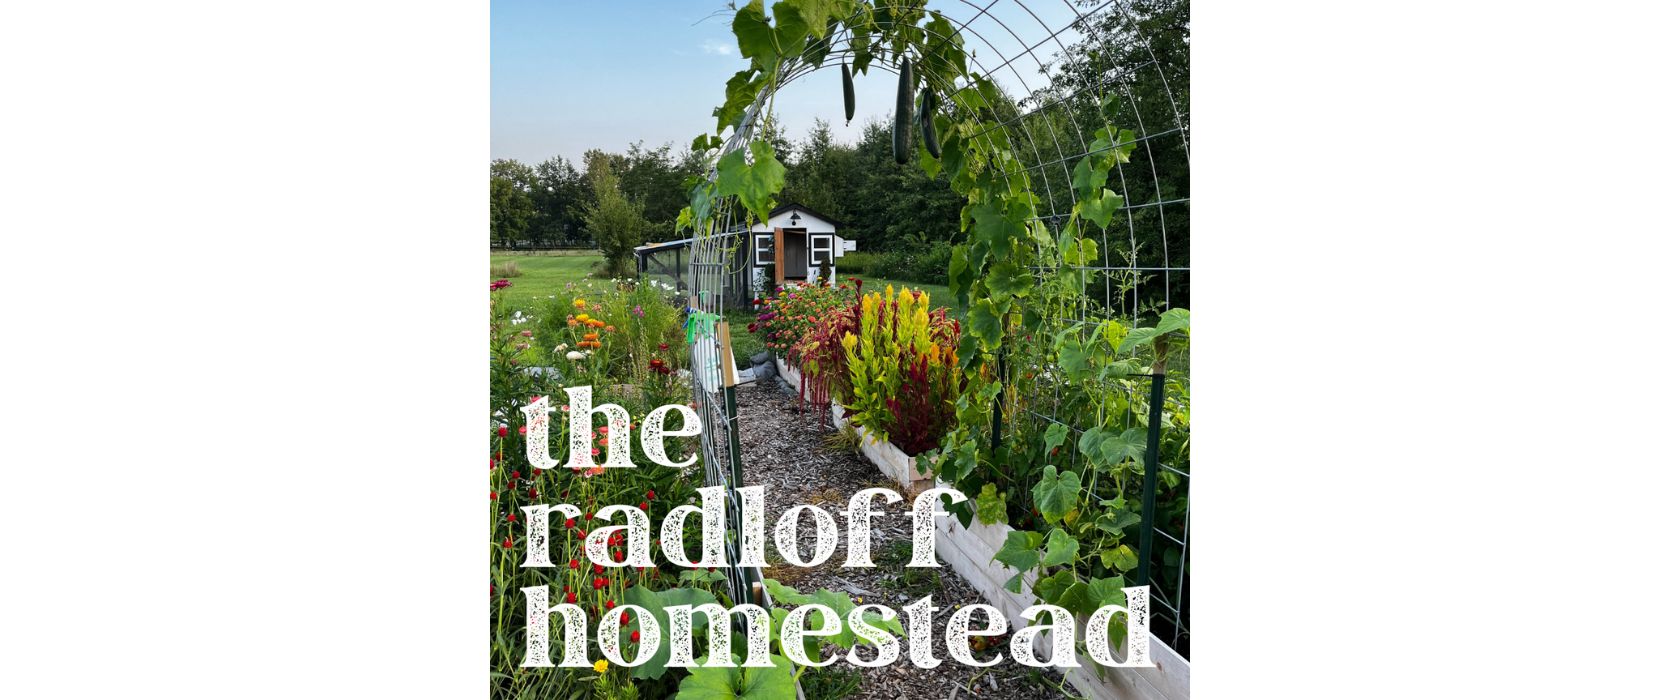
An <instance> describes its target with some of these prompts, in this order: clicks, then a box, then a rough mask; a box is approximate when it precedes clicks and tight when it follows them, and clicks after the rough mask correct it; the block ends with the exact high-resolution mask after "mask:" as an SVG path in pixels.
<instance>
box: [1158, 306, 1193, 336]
mask: <svg viewBox="0 0 1680 700" xmlns="http://www.w3.org/2000/svg"><path fill="white" fill-rule="evenodd" d="M1178 330H1182V331H1184V332H1185V333H1189V332H1190V310H1189V309H1167V310H1166V311H1165V312H1163V313H1162V314H1161V322H1160V323H1157V324H1155V332H1156V334H1164V333H1171V332H1173V331H1178Z"/></svg>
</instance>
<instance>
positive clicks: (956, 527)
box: [933, 482, 1190, 700]
mask: <svg viewBox="0 0 1680 700" xmlns="http://www.w3.org/2000/svg"><path fill="white" fill-rule="evenodd" d="M939 486H940V487H942V488H944V487H947V484H945V483H944V482H940V483H939ZM1014 529H1015V528H1012V527H1010V526H1008V525H1005V524H1001V523H1000V524H997V525H984V524H982V523H981V522H980V521H978V520H975V521H973V524H972V525H971V526H970V527H966V528H965V527H963V526H962V523H960V522H958V521H957V519H956V518H954V517H946V518H944V519H942V520H941V524H940V530H942V532H940V533H939V536H938V537H935V538H934V541H933V542H934V550H935V551H937V552H938V553H939V557H940V558H941V559H943V560H945V563H946V564H948V565H949V566H950V567H951V569H952V570H953V571H956V572H957V573H958V574H959V575H961V576H962V577H963V580H965V581H968V583H969V585H972V586H974V589H975V590H977V591H979V592H980V595H981V596H983V597H985V598H986V602H988V603H990V604H991V605H992V606H993V607H996V608H997V609H999V610H1001V611H1003V614H1004V615H1005V616H1006V617H1008V618H1009V620H1010V624H1011V625H1012V626H1014V627H1015V628H1016V629H1019V628H1021V627H1025V626H1026V625H1027V624H1028V621H1027V620H1025V619H1023V618H1021V617H1020V613H1021V611H1022V610H1025V609H1027V607H1028V606H1031V605H1036V604H1037V603H1038V602H1039V600H1038V598H1037V597H1036V596H1034V595H1033V594H1032V584H1033V583H1034V582H1035V581H1037V580H1038V577H1037V576H1036V575H1034V573H1033V572H1028V573H1027V575H1025V576H1023V577H1021V591H1022V592H1020V593H1010V592H1009V591H1008V590H1007V589H1005V588H1004V583H1005V582H1007V581H1009V579H1010V578H1012V577H1014V576H1015V573H1016V572H1015V570H1014V569H1011V568H1009V567H1007V566H1004V565H1003V564H1000V563H998V562H996V561H993V560H992V555H993V554H996V553H997V551H998V550H999V549H1002V548H1003V542H1004V539H1005V538H1007V537H1009V533H1010V532H1012V531H1013V530H1014ZM1078 629H1079V634H1080V637H1081V638H1083V637H1084V633H1085V621H1084V619H1083V618H1082V619H1081V620H1080V621H1079V625H1078ZM1034 647H1035V648H1037V649H1038V652H1039V654H1040V658H1049V656H1050V639H1049V637H1046V636H1040V637H1038V639H1037V640H1036V643H1035V644H1034ZM1110 649H1111V652H1112V655H1113V658H1115V659H1123V658H1125V650H1124V649H1118V648H1114V647H1113V646H1112V645H1111V646H1110ZM1149 657H1150V660H1151V661H1154V662H1155V668H1152V669H1142V668H1109V667H1107V666H1102V665H1100V664H1097V663H1096V662H1094V661H1091V660H1090V659H1087V658H1085V657H1083V656H1081V657H1077V658H1078V661H1079V663H1080V666H1079V668H1069V669H1062V670H1063V671H1064V673H1065V674H1066V675H1067V679H1068V682H1069V683H1071V684H1073V686H1074V687H1075V688H1078V689H1079V692H1080V693H1081V694H1083V695H1084V696H1085V697H1087V698H1114V699H1123V700H1189V698H1190V662H1189V661H1187V660H1185V659H1184V657H1182V656H1179V654H1178V652H1177V651H1174V650H1173V648H1172V647H1170V646H1167V645H1166V644H1165V643H1163V642H1162V641H1161V640H1160V639H1158V638H1156V637H1155V636H1153V635H1151V636H1150V638H1149Z"/></svg>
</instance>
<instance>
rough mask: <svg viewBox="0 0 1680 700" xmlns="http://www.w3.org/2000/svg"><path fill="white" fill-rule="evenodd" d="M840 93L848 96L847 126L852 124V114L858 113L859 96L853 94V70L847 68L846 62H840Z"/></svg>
mask: <svg viewBox="0 0 1680 700" xmlns="http://www.w3.org/2000/svg"><path fill="white" fill-rule="evenodd" d="M840 91H841V92H843V93H845V94H846V125H847V126H850V125H851V123H852V113H853V112H856V111H857V95H856V94H855V93H853V92H852V70H851V69H850V68H848V67H846V62H845V61H841V62H840Z"/></svg>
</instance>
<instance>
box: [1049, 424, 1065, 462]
mask: <svg viewBox="0 0 1680 700" xmlns="http://www.w3.org/2000/svg"><path fill="white" fill-rule="evenodd" d="M1067 435H1068V427H1067V426H1066V425H1064V424H1061V423H1051V424H1050V425H1048V426H1046V427H1045V428H1044V456H1046V457H1049V456H1050V451H1051V450H1053V449H1056V448H1058V447H1061V446H1062V443H1063V442H1066V441H1067Z"/></svg>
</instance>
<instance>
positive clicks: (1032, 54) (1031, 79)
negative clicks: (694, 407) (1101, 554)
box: [689, 0, 1190, 656]
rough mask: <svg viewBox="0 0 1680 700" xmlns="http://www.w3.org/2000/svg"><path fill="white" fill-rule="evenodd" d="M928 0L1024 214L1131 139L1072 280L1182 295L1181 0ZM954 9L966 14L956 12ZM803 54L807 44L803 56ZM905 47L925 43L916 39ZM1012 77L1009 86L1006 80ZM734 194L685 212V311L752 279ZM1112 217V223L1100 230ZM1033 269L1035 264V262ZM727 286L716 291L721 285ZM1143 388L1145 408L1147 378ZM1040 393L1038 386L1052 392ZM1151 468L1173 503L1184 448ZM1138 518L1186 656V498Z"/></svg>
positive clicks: (735, 575) (728, 446)
mask: <svg viewBox="0 0 1680 700" xmlns="http://www.w3.org/2000/svg"><path fill="white" fill-rule="evenodd" d="M888 4H891V3H888ZM911 4H917V3H911ZM936 4H940V5H945V6H947V7H949V8H954V9H955V10H957V11H953V12H949V13H946V17H947V18H948V19H949V20H950V21H951V22H953V23H955V25H956V26H955V28H956V32H957V33H958V34H960V35H961V36H962V38H963V42H962V43H963V45H964V47H966V48H967V49H969V50H970V53H969V54H968V55H967V56H966V62H967V67H968V75H965V76H964V77H963V78H961V79H959V80H957V81H955V82H945V81H941V82H940V83H939V84H937V85H935V87H936V88H937V89H938V90H939V91H940V92H941V93H943V94H944V95H947V96H949V95H952V94H956V93H957V92H958V91H959V90H961V89H963V88H964V87H967V86H969V85H973V84H974V83H975V81H974V80H973V78H975V77H979V78H982V79H984V80H985V81H988V82H990V83H992V84H994V85H996V86H997V87H998V89H999V90H1000V91H1001V92H1003V94H1004V96H1005V97H1006V98H1008V99H1009V100H1010V102H1011V103H1012V104H1013V106H1014V111H1016V112H1018V113H1017V114H1015V115H1014V116H1012V117H1011V118H1009V119H1007V120H1004V121H1002V122H1001V123H999V124H998V125H997V126H996V127H995V128H997V129H998V130H1000V131H1001V132H1002V136H1003V140H1004V141H1005V143H1007V150H1008V151H1009V152H1010V153H1012V154H1013V157H1014V159H1015V160H1016V161H1018V162H1019V163H1020V164H1021V166H1020V168H1019V169H1018V170H1016V171H1013V172H1011V173H1007V174H1024V175H1025V176H1026V177H1027V178H1028V179H1029V182H1030V187H1031V190H1032V192H1033V194H1035V195H1037V197H1038V198H1039V202H1040V204H1039V206H1038V207H1037V210H1036V211H1035V212H1034V214H1033V216H1032V217H1031V219H1029V221H1041V222H1044V224H1045V225H1046V226H1048V227H1050V228H1051V229H1054V228H1056V227H1059V226H1061V225H1063V224H1065V223H1066V222H1067V221H1068V219H1069V218H1070V217H1071V216H1073V208H1072V203H1073V202H1074V201H1077V199H1078V195H1077V194H1076V191H1075V184H1074V182H1075V179H1076V174H1075V172H1074V170H1075V167H1074V166H1075V164H1077V163H1079V162H1080V161H1081V159H1083V158H1085V157H1086V156H1091V155H1096V154H1099V153H1102V152H1104V151H1108V150H1113V149H1120V148H1126V147H1128V146H1129V147H1131V149H1132V150H1131V153H1132V156H1131V160H1130V162H1128V163H1123V164H1122V165H1120V166H1119V167H1118V168H1116V169H1115V170H1114V172H1115V173H1117V174H1118V180H1117V181H1115V182H1114V184H1115V185H1117V187H1118V192H1117V194H1119V195H1120V196H1121V197H1122V198H1123V205H1122V206H1120V207H1119V208H1118V209H1117V210H1116V211H1115V212H1114V219H1113V221H1114V223H1111V224H1110V225H1108V226H1106V227H1103V228H1102V229H1101V235H1100V238H1099V239H1098V243H1099V245H1100V250H1099V255H1098V257H1097V259H1096V260H1095V261H1093V262H1091V263H1090V264H1085V265H1079V266H1076V268H1075V269H1077V270H1080V271H1082V272H1086V273H1090V275H1092V277H1093V278H1094V279H1100V280H1101V285H1100V290H1099V289H1097V288H1096V285H1093V286H1091V287H1088V288H1087V289H1088V291H1087V293H1088V294H1089V295H1091V297H1092V298H1094V299H1098V300H1099V301H1100V305H1101V306H1103V307H1106V308H1107V309H1109V310H1110V311H1111V312H1113V313H1118V314H1122V315H1126V316H1129V317H1130V318H1131V319H1132V320H1133V322H1134V325H1135V324H1136V322H1138V321H1139V320H1141V319H1143V318H1145V317H1146V316H1147V315H1150V314H1152V313H1154V312H1156V311H1158V310H1159V309H1164V308H1171V307H1173V306H1183V307H1187V306H1188V293H1189V284H1188V280H1189V272H1190V266H1189V247H1188V240H1189V202H1190V196H1189V178H1188V173H1189V157H1190V129H1189V116H1188V105H1187V99H1188V85H1189V75H1188V62H1187V60H1185V59H1184V58H1183V57H1182V56H1180V55H1179V53H1180V52H1183V56H1187V55H1188V48H1187V46H1188V2H1187V0H1124V1H1122V0H1095V1H1082V2H1079V3H1078V4H1077V5H1076V4H1075V3H1072V2H1068V1H1067V0H1056V1H1053V2H1040V3H1032V5H1033V6H1032V7H1029V6H1028V3H1025V2H1022V0H1010V1H1005V0H983V1H981V2H975V1H973V0H956V2H949V3H946V2H940V3H936ZM871 11H874V10H872V9H868V8H866V9H865V10H863V11H862V12H871ZM959 11H960V12H959ZM1180 13H1182V16H1180ZM861 14H862V13H861V12H860V15H859V16H861ZM957 16H966V17H967V19H966V20H964V21H961V22H957V20H956V17H957ZM875 22H876V24H877V26H883V25H885V26H896V27H897V28H899V29H903V28H904V27H903V25H894V24H893V21H892V20H891V19H890V18H889V19H886V20H885V21H883V18H882V15H881V13H880V12H878V11H876V12H875ZM918 29H920V28H918ZM923 31H924V36H928V37H934V38H938V39H943V40H944V41H946V42H947V43H949V42H950V39H948V38H944V37H936V36H935V35H933V34H931V33H927V32H925V29H923ZM1093 37H1102V38H1104V39H1114V40H1113V41H1107V40H1102V41H1096V42H1094V44H1093V45H1094V46H1095V47H1096V48H1095V50H1086V51H1082V52H1075V49H1078V48H1082V47H1085V46H1086V42H1087V41H1089V40H1091V39H1092V38H1093ZM852 39H853V36H852V35H851V33H850V31H849V30H848V29H846V24H845V23H843V22H842V23H840V25H839V27H838V28H837V29H836V30H835V34H834V35H833V37H832V39H831V40H830V41H829V45H828V46H827V47H825V48H826V55H822V56H821V57H820V58H817V54H816V53H812V51H814V49H808V50H807V51H808V52H807V56H801V57H799V58H798V59H789V60H785V61H784V63H783V66H784V67H785V70H783V71H780V72H778V80H776V81H775V82H774V83H773V84H768V85H766V86H765V87H764V88H762V89H761V90H759V92H758V93H757V95H756V96H755V98H754V99H753V101H752V103H751V104H750V105H748V106H747V107H746V109H745V112H744V114H743V115H742V117H741V118H740V119H739V121H738V122H737V123H735V124H734V125H733V131H732V132H731V134H730V136H729V137H728V138H727V139H726V140H724V141H723V143H722V145H721V148H719V149H718V150H717V153H719V154H727V153H731V152H733V151H736V150H741V149H745V148H746V146H747V144H748V143H750V142H751V141H752V140H753V139H754V136H755V134H756V131H757V129H758V124H759V121H760V117H761V116H762V111H763V110H766V109H768V106H769V105H770V103H771V100H772V98H773V96H774V95H775V93H776V91H777V90H779V89H780V88H782V87H785V86H786V85H788V84H790V83H792V82H794V81H797V80H799V79H801V78H803V77H806V76H807V75H811V74H813V73H815V72H817V71H819V70H821V69H826V68H834V67H839V66H840V65H841V63H842V62H843V61H847V62H850V61H851V60H852V58H853V53H854V52H853V49H852ZM911 48H914V47H913V46H912V47H911ZM807 57H809V58H812V59H814V60H811V61H807V60H804V59H806V58H807ZM918 58H921V59H924V60H934V59H938V58H939V57H937V56H934V55H932V54H925V53H924V54H919V55H918ZM870 67H871V68H873V69H875V70H878V71H884V72H887V73H889V74H894V75H896V74H897V70H896V64H895V63H893V61H890V60H881V61H880V62H878V63H875V64H873V65H872V66H870ZM1010 79H1012V82H1013V85H1012V86H1011V88H1009V89H1006V88H1004V86H1003V85H1001V84H998V81H999V80H1004V81H1009V80H1010ZM1016 89H1018V90H1019V94H1013V95H1012V94H1010V92H1011V91H1012V90H1016ZM1105 97H1117V98H1118V102H1117V103H1115V104H1117V105H1118V106H1119V110H1118V117H1119V118H1112V117H1111V116H1110V111H1112V110H1105V109H1104V101H1105ZM838 109H839V104H838V100H837V101H836V111H838ZM938 109H939V110H940V111H941V112H942V113H957V112H958V110H962V111H966V112H967V114H969V115H970V116H976V117H978V115H976V114H975V113H974V111H973V110H972V109H970V108H969V107H968V106H965V105H960V104H958V103H957V101H955V100H945V101H943V102H942V103H941V104H940V105H939V107H938ZM976 121H980V120H979V119H976ZM1065 125H1073V126H1074V128H1071V129H1070V130H1068V131H1071V134H1072V135H1073V138H1071V139H1069V138H1064V137H1065V136H1066V132H1064V130H1063V129H1062V128H1057V127H1058V126H1065ZM1081 125H1097V126H1102V127H1109V128H1113V129H1115V130H1119V129H1130V130H1132V131H1133V133H1134V136H1133V138H1132V139H1131V140H1129V141H1126V142H1123V143H1111V144H1109V145H1107V146H1105V147H1102V148H1098V149H1093V144H1092V143H1091V142H1090V141H1089V140H1088V139H1087V138H1086V137H1085V134H1087V133H1089V132H1087V131H1086V130H1085V129H1083V128H1080V126H1081ZM708 177H709V180H710V181H712V182H715V181H716V180H717V177H718V171H717V168H716V165H715V163H714V166H713V167H712V169H711V171H710V173H709V175H708ZM733 200H734V198H733V197H727V198H720V197H715V196H714V197H713V199H712V201H711V213H710V214H708V215H704V216H702V217H700V218H701V219H702V220H697V221H695V222H694V226H695V229H696V236H695V238H694V239H693V243H692V245H691V249H690V256H689V280H690V283H691V285H692V287H691V288H692V290H693V294H694V296H693V297H692V300H691V301H692V305H693V306H692V308H691V309H690V313H691V315H698V316H699V317H700V318H709V319H717V318H720V317H721V314H722V313H723V310H724V309H725V308H727V307H729V306H732V305H733V304H730V303H728V302H729V301H731V300H732V299H734V298H735V297H741V298H743V299H744V298H748V297H750V296H751V294H752V290H746V289H744V288H743V287H742V285H743V284H744V283H743V282H741V281H740V280H750V275H749V274H748V272H747V269H746V267H747V266H749V265H750V264H751V263H752V262H756V261H757V260H758V259H759V255H758V254H757V246H756V237H754V236H752V235H751V233H750V232H749V230H748V228H749V227H748V223H749V222H748V221H744V220H739V219H738V218H737V210H738V209H740V207H739V206H737V205H736V203H735V202H734V201H733ZM1119 231H1123V232H1124V235H1123V236H1113V235H1111V232H1119ZM743 234H744V235H743ZM738 245H747V246H749V249H748V251H746V252H747V253H750V254H739V255H738V254H737V252H738V251H736V250H735V246H738ZM1038 272H1039V273H1040V274H1044V271H1043V270H1039V271H1038ZM778 282H779V280H778ZM1099 293H1100V295H1101V296H1100V298H1098V297H1097V295H1098V294H1099ZM726 295H727V296H729V297H730V298H729V299H726V298H725V297H726ZM1152 307H1153V308H1152ZM1080 308H1081V313H1080V314H1079V315H1078V317H1073V318H1058V319H1055V321H1057V322H1058V323H1060V324H1063V326H1064V327H1066V326H1071V325H1076V324H1086V323H1090V322H1091V321H1090V320H1089V319H1088V318H1087V317H1086V315H1085V313H1084V312H1083V309H1084V308H1085V307H1084V306H1081V307H1080ZM719 335H720V332H719V330H718V329H717V328H715V327H713V326H711V325H710V324H708V323H702V324H699V325H698V329H697V333H696V335H695V337H694V342H693V343H692V345H691V352H692V353H693V357H692V359H693V364H692V366H693V367H694V368H695V379H694V397H695V401H696V402H697V403H698V404H699V405H700V406H701V408H702V410H701V415H702V446H703V449H704V453H705V454H704V457H705V459H706V464H707V467H706V469H707V478H708V483H709V484H711V485H722V486H725V487H727V488H728V489H729V490H730V493H731V499H730V502H731V506H730V512H731V516H732V518H731V522H732V523H734V524H735V525H736V526H737V529H736V530H735V532H732V533H731V536H730V541H731V546H730V547H728V550H729V556H730V558H731V563H733V561H734V560H735V557H736V555H737V553H738V548H737V543H738V540H737V539H736V538H737V537H738V534H737V533H738V532H739V530H738V525H739V520H738V518H739V508H738V505H739V501H738V497H736V496H735V494H734V491H733V490H734V489H735V488H736V487H738V486H741V485H742V484H741V470H740V448H739V433H738V431H737V425H736V416H735V412H734V394H733V389H732V388H729V387H724V386H721V385H719V384H718V383H715V382H708V380H707V378H706V375H707V372H708V368H713V370H714V371H715V368H718V367H719V365H718V362H719V360H720V359H721V360H722V361H723V362H732V361H734V360H733V358H729V357H723V356H721V355H720V354H721V352H722V350H723V345H724V343H725V342H726V341H725V340H723V339H721V338H720V337H719ZM1151 393H1154V392H1151ZM1151 399H1152V400H1153V403H1154V404H1155V406H1156V408H1157V410H1158V408H1159V403H1160V396H1159V394H1155V395H1154V396H1152V397H1151ZM1055 403H1056V402H1055V400H1054V397H1051V404H1052V405H1055ZM1059 413H1060V412H1059V411H1056V410H1052V411H1050V412H1049V413H1042V412H1034V413H1033V414H1032V417H1033V419H1035V420H1039V421H1044V422H1045V423H1046V424H1048V423H1051V422H1054V423H1062V424H1064V425H1067V426H1068V427H1069V429H1070V430H1069V434H1071V435H1073V436H1077V435H1079V434H1080V432H1081V430H1080V427H1079V425H1078V424H1077V422H1078V417H1076V416H1068V415H1059ZM1159 469H1160V470H1162V471H1166V472H1170V473H1171V474H1173V475H1174V476H1175V477H1176V478H1177V479H1180V480H1182V483H1183V484H1185V487H1184V494H1185V496H1184V498H1185V500H1186V503H1187V502H1188V491H1189V488H1188V482H1189V476H1190V470H1189V464H1188V461H1187V458H1186V461H1184V462H1183V463H1177V464H1166V463H1163V464H1160V465H1159ZM1152 473H1153V465H1152ZM1149 510H1153V508H1149ZM1147 534H1148V538H1147V539H1146V541H1145V542H1143V543H1142V544H1143V547H1142V548H1141V549H1142V551H1145V552H1147V551H1149V549H1150V547H1151V545H1153V547H1154V548H1155V549H1156V550H1157V552H1158V553H1159V552H1161V551H1165V552H1166V558H1165V559H1164V560H1163V561H1165V562H1166V563H1167V565H1166V566H1163V567H1160V568H1158V569H1155V570H1152V571H1150V570H1149V567H1150V565H1151V563H1150V561H1149V559H1150V558H1149V557H1144V559H1145V560H1144V561H1143V562H1141V564H1142V566H1143V567H1144V570H1146V571H1149V573H1148V574H1147V575H1146V578H1147V579H1148V581H1149V583H1150V586H1151V591H1152V593H1153V595H1154V600H1153V606H1152V607H1153V611H1154V617H1155V619H1154V620H1152V623H1153V624H1152V627H1153V630H1154V632H1155V634H1156V635H1157V636H1159V637H1161V638H1162V640H1163V641H1165V642H1166V643H1167V644H1169V645H1170V646H1172V647H1174V648H1175V649H1177V650H1178V651H1179V652H1180V653H1181V654H1184V655H1186V656H1188V654H1189V596H1188V588H1189V577H1188V559H1189V541H1190V539H1189V512H1188V506H1186V507H1185V508H1184V512H1183V514H1182V522H1178V523H1173V524H1170V525H1169V524H1167V523H1149V524H1148V525H1147ZM1175 562H1176V565H1174V563H1175ZM730 571H731V572H732V575H731V579H730V584H731V593H732V595H733V596H734V597H735V599H736V600H737V601H744V600H759V599H760V597H761V596H760V590H761V587H760V586H759V585H758V584H759V582H760V581H761V580H762V579H761V574H760V573H759V572H758V571H757V570H748V569H742V570H736V569H734V568H733V567H731V569H730Z"/></svg>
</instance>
